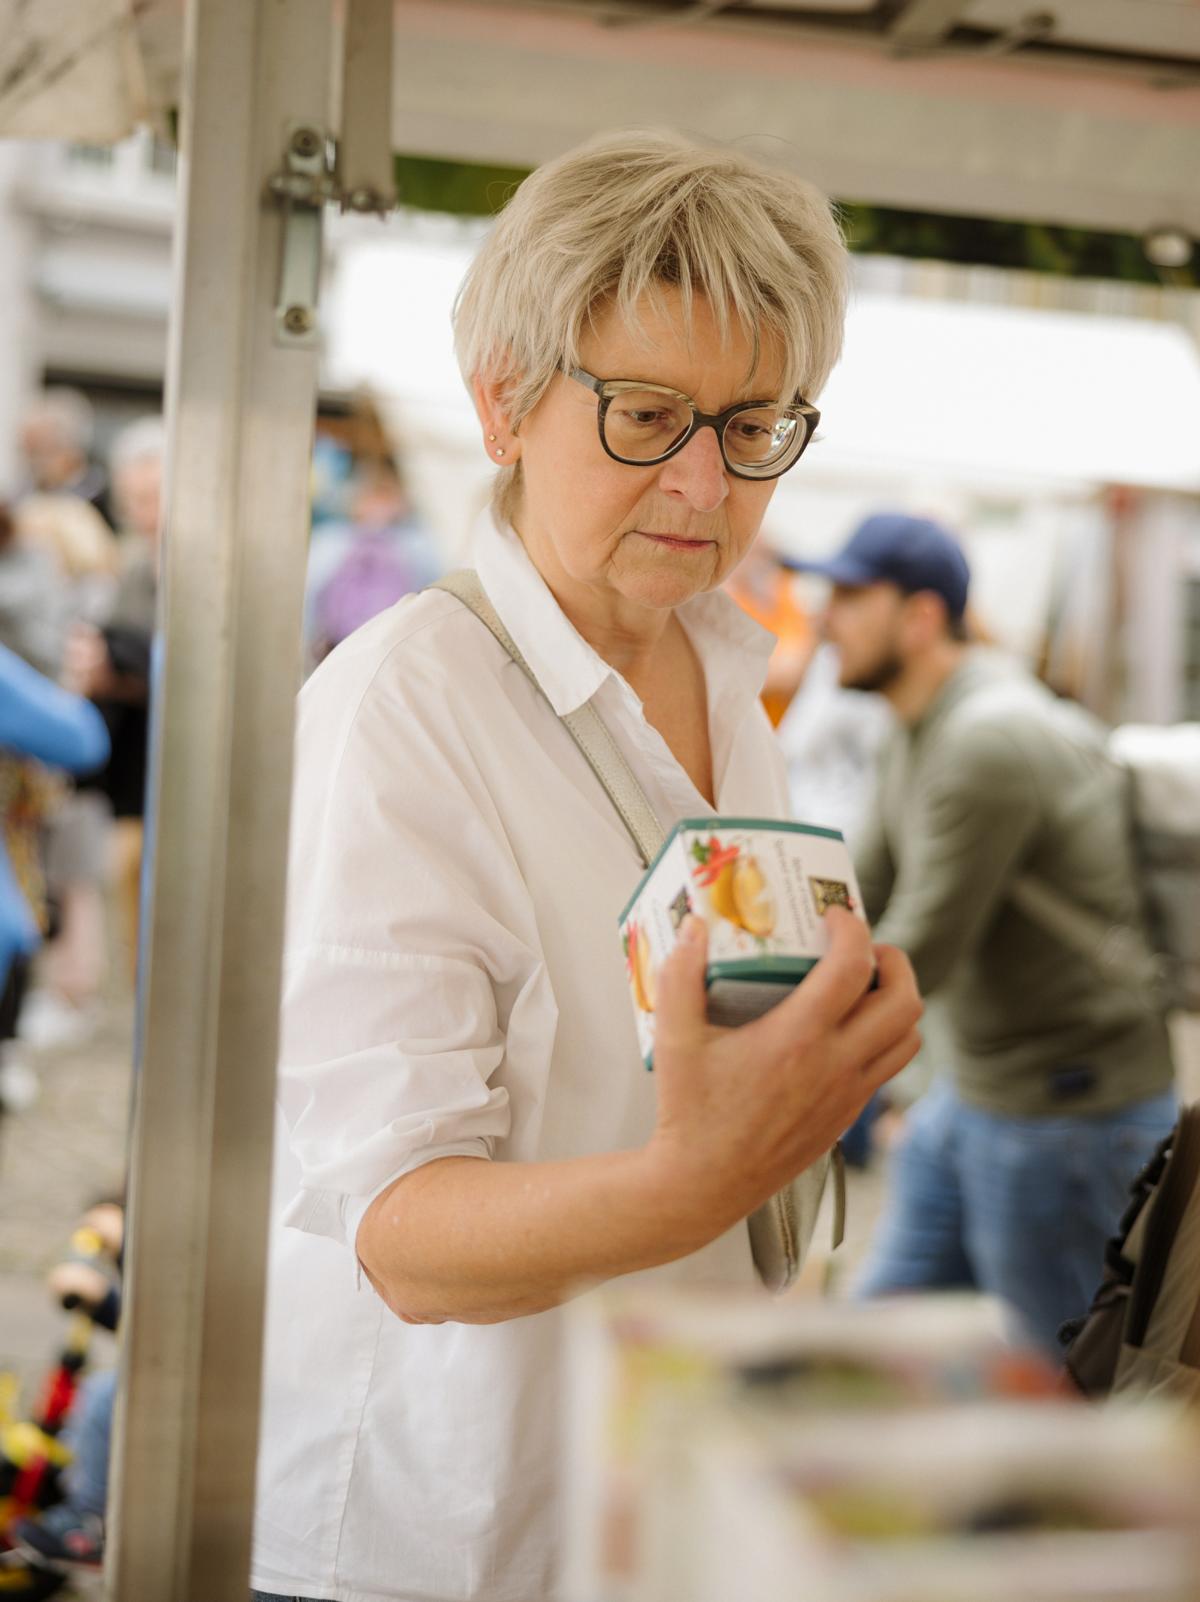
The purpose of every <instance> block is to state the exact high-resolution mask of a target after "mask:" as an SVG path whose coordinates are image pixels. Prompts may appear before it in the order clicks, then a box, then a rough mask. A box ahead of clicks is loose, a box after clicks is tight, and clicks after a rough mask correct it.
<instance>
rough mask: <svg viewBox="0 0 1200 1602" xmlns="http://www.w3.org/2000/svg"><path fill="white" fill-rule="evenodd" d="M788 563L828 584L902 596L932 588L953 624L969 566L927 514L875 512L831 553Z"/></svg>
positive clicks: (963, 608) (962, 606) (951, 538)
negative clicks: (883, 587)
mask: <svg viewBox="0 0 1200 1602" xmlns="http://www.w3.org/2000/svg"><path fill="white" fill-rule="evenodd" d="M787 565H788V567H791V568H794V569H795V570H796V571H797V572H800V573H819V574H820V575H821V576H822V577H823V578H827V579H829V581H830V582H831V583H833V584H849V585H854V586H861V585H865V584H894V585H895V586H896V587H897V589H900V590H903V591H904V593H905V594H906V595H915V594H916V593H917V591H918V590H932V591H933V593H934V594H935V595H940V596H941V598H942V600H943V601H945V603H946V611H947V613H948V615H949V618H950V621H951V622H952V623H957V622H958V620H959V619H960V618H961V617H962V615H963V613H964V612H965V611H966V609H967V590H968V589H969V587H970V583H971V569H970V567H969V566H968V565H967V559H966V557H965V556H964V555H963V553H962V547H961V546H960V545H959V543H958V541H957V540H956V539H955V538H954V536H953V534H951V533H950V532H949V530H947V529H944V528H942V526H941V524H940V523H935V522H933V521H932V519H930V518H928V517H910V516H909V515H908V514H907V513H906V512H877V513H876V514H875V515H874V516H873V517H868V518H867V520H866V522H865V523H860V524H859V526H858V527H857V528H856V529H855V530H854V533H853V534H851V536H850V538H849V539H848V540H847V541H846V544H845V545H844V546H843V547H842V549H841V550H840V551H839V552H838V554H837V555H836V556H831V557H830V558H829V559H828V560H827V561H824V562H806V561H799V560H796V559H794V558H791V557H789V558H788V561H787Z"/></svg>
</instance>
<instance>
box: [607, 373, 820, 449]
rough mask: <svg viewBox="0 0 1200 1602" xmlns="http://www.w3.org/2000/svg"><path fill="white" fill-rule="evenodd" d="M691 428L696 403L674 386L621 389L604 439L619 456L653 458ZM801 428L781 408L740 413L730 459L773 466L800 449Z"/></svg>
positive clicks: (729, 441)
mask: <svg viewBox="0 0 1200 1602" xmlns="http://www.w3.org/2000/svg"><path fill="white" fill-rule="evenodd" d="M691 426H692V409H691V407H690V406H689V405H688V404H687V402H686V401H685V400H683V399H681V397H680V396H678V395H673V394H672V393H671V392H670V391H669V390H658V389H630V390H621V391H618V393H617V394H615V395H614V396H613V397H612V399H611V400H610V401H609V404H608V408H607V411H606V413H605V417H604V439H605V443H606V445H607V446H608V448H609V450H611V451H612V452H613V454H614V455H615V456H620V457H623V458H625V459H626V460H627V461H631V462H652V461H654V460H656V459H657V458H658V457H660V456H665V455H666V454H667V452H668V451H669V450H670V449H671V448H672V446H674V445H676V444H678V442H679V441H680V440H681V439H682V438H683V436H684V435H685V434H686V433H687V431H688V429H689V428H691ZM800 427H801V424H800V423H799V421H798V420H797V419H796V418H795V417H793V416H791V415H789V414H788V413H787V412H785V411H783V410H781V409H780V408H779V407H777V406H770V405H763V406H756V407H753V408H752V409H750V410H748V411H744V412H735V413H734V415H733V416H732V417H731V418H730V419H729V421H728V422H727V423H726V424H725V431H724V436H723V439H722V444H723V447H724V451H725V456H726V459H727V460H728V461H729V462H730V463H731V464H732V465H733V466H735V467H746V468H759V469H761V468H764V467H770V466H772V465H773V464H775V463H776V462H779V461H782V460H783V458H784V457H785V456H787V455H788V454H789V452H791V451H792V450H793V449H794V448H795V446H796V444H797V443H798V442H797V431H798V430H799V429H800Z"/></svg>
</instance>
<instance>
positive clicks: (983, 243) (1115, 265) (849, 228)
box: [396, 155, 1200, 288]
mask: <svg viewBox="0 0 1200 1602" xmlns="http://www.w3.org/2000/svg"><path fill="white" fill-rule="evenodd" d="M527 175H528V169H527V168H524V167H495V166H489V165H486V164H484V163H482V162H468V161H443V160H441V159H440V158H436V157H433V156H403V155H401V156H397V157H396V184H397V188H398V190H399V194H400V199H401V203H402V204H403V205H405V206H412V207H413V208H415V209H417V210H420V211H444V212H452V213H454V214H455V215H456V216H467V217H490V216H495V214H496V213H497V212H498V211H500V210H501V209H502V207H503V206H504V204H505V202H506V201H507V200H508V198H509V196H510V195H511V194H512V192H513V190H514V189H515V188H516V186H517V185H518V184H519V183H520V182H521V180H522V179H523V178H525V177H526V176H527ZM839 211H840V213H841V217H842V222H843V225H844V227H845V229H846V234H847V238H848V241H849V245H850V248H851V250H854V251H861V252H863V253H864V254H871V255H884V256H906V257H916V258H919V259H922V260H926V261H947V262H959V263H962V264H964V265H976V266H989V267H1012V268H1020V269H1023V270H1024V271H1026V272H1036V273H1050V274H1054V275H1058V276H1065V277H1072V278H1115V279H1123V280H1126V281H1128V282H1132V283H1141V284H1159V283H1163V282H1169V283H1171V284H1172V285H1175V286H1177V287H1180V288H1197V287H1200V263H1198V262H1193V263H1192V264H1191V265H1190V266H1189V267H1186V268H1181V269H1178V270H1174V271H1171V272H1170V273H1167V272H1165V271H1160V270H1159V269H1158V268H1156V267H1154V266H1153V264H1152V263H1150V262H1149V261H1147V259H1146V255H1145V252H1144V251H1143V249H1142V242H1141V240H1140V239H1138V238H1137V237H1136V236H1135V235H1133V234H1112V233H1100V232H1098V231H1096V230H1094V229H1088V228H1060V227H1055V226H1052V225H1051V224H1049V223H1032V222H1020V221H1017V220H1013V221H1009V220H1007V219H1002V218H994V217H951V216H946V215H943V214H940V213H936V212H924V211H899V210H897V209H895V208H893V207H888V206H870V205H864V204H861V203H859V202H856V201H843V202H841V203H840V204H839Z"/></svg>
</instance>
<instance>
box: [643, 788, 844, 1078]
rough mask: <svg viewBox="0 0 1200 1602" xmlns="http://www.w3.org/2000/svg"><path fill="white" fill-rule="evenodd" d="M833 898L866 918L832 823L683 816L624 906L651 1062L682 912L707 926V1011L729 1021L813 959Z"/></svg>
mask: <svg viewBox="0 0 1200 1602" xmlns="http://www.w3.org/2000/svg"><path fill="white" fill-rule="evenodd" d="M832 906H840V907H848V908H849V910H850V911H851V912H855V913H857V914H858V916H859V917H860V918H861V917H863V910H862V898H861V896H860V895H859V890H858V881H857V879H856V878H855V876H854V864H853V862H852V861H851V858H850V852H849V851H848V850H847V847H846V842H845V840H844V839H843V837H842V835H841V834H839V833H838V831H837V830H836V829H819V828H817V827H816V826H815V825H811V824H806V823H784V822H780V821H778V820H777V819H771V818H720V817H713V818H684V819H682V820H681V821H680V822H679V823H677V824H676V825H675V827H674V829H673V830H672V831H671V833H670V835H669V836H668V838H667V841H666V843H665V845H664V846H663V848H662V850H661V851H660V852H659V854H658V856H657V858H656V859H655V861H654V862H653V863H652V864H651V865H650V867H649V868H648V869H647V871H646V874H645V876H644V877H643V879H642V882H641V883H640V884H639V886H638V888H637V890H636V892H635V893H634V896H633V898H632V900H631V901H630V902H629V904H628V906H627V907H626V908H625V910H624V912H623V913H622V914H621V920H620V923H621V943H622V946H623V948H624V951H625V963H626V969H627V972H628V974H629V985H630V990H631V992H632V994H633V1004H634V1009H635V1012H636V1016H637V1027H638V1043H639V1045H640V1046H641V1050H642V1057H643V1060H644V1061H645V1063H646V1066H647V1067H650V1066H651V1064H652V1061H653V1056H654V1009H655V1003H656V998H657V989H658V984H657V975H658V969H659V967H660V965H661V964H662V962H663V960H664V958H665V957H666V956H667V955H668V953H669V952H670V950H671V948H672V947H673V946H674V944H675V940H676V937H677V935H678V931H679V927H680V925H681V924H682V923H683V920H684V918H686V917H687V915H688V913H689V912H691V913H695V914H696V915H697V917H701V918H703V919H704V921H705V922H706V923H707V925H708V1015H709V1018H710V1019H711V1021H712V1022H713V1023H716V1024H724V1025H727V1026H730V1027H733V1026H736V1025H738V1024H743V1023H748V1022H749V1021H750V1020H751V1019H752V1018H757V1017H759V1016H760V1015H761V1014H762V1013H764V1012H766V1011H768V1009H769V1008H771V1007H773V1006H774V1005H775V1004H776V1002H778V1001H781V1000H782V999H783V997H784V996H785V995H786V994H787V992H788V991H789V990H791V989H792V988H793V987H794V986H796V985H798V984H799V983H800V981H801V980H802V979H803V978H804V976H805V975H806V974H807V973H808V972H809V971H810V970H811V969H812V968H813V967H814V966H815V964H816V963H817V961H818V959H819V958H820V957H821V956H822V955H823V954H824V951H825V947H826V945H827V936H826V932H825V927H824V925H823V923H822V921H821V920H822V916H823V914H824V913H825V911H826V910H827V908H829V907H832Z"/></svg>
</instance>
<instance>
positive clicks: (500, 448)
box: [471, 373, 521, 467]
mask: <svg viewBox="0 0 1200 1602" xmlns="http://www.w3.org/2000/svg"><path fill="white" fill-rule="evenodd" d="M471 393H472V395H473V396H474V397H475V411H476V413H477V415H478V417H479V421H480V424H481V425H482V427H483V448H484V450H485V451H486V452H487V453H488V455H489V456H490V457H491V459H492V460H493V461H494V462H495V463H496V465H497V467H511V466H512V465H513V463H514V462H515V461H516V460H517V458H518V457H519V456H520V454H521V442H520V440H519V439H518V438H517V436H516V433H515V432H514V431H513V429H512V428H511V427H510V426H509V408H508V394H507V386H505V385H502V384H501V383H500V382H499V381H498V380H497V379H495V378H493V377H492V376H491V375H490V374H488V373H476V374H475V377H474V378H473V379H472V380H471Z"/></svg>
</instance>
